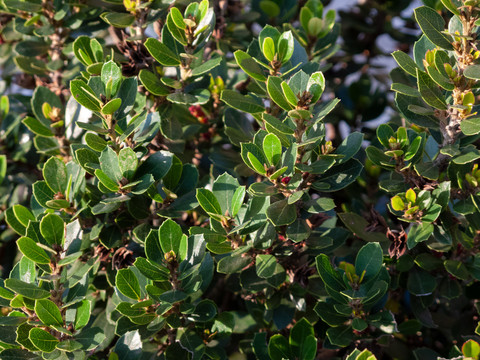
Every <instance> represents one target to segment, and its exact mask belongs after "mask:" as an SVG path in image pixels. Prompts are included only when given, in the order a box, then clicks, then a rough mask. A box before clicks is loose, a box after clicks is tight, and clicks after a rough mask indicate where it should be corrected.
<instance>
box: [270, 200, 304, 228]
mask: <svg viewBox="0 0 480 360" xmlns="http://www.w3.org/2000/svg"><path fill="white" fill-rule="evenodd" d="M267 218H268V219H269V220H270V221H271V222H272V224H273V225H275V226H283V225H290V224H291V223H293V222H294V221H295V220H296V219H297V207H296V206H295V204H288V202H287V200H280V201H276V202H274V203H273V204H271V205H270V206H269V207H268V209H267Z"/></svg>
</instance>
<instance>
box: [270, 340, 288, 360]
mask: <svg viewBox="0 0 480 360" xmlns="http://www.w3.org/2000/svg"><path fill="white" fill-rule="evenodd" d="M268 355H270V358H271V359H272V360H284V359H293V356H292V351H291V349H290V345H288V341H287V339H286V338H285V337H283V336H282V335H280V334H276V335H273V336H272V337H271V338H270V341H269V343H268Z"/></svg>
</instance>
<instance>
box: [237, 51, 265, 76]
mask: <svg viewBox="0 0 480 360" xmlns="http://www.w3.org/2000/svg"><path fill="white" fill-rule="evenodd" d="M233 55H234V56H235V60H236V62H237V64H238V66H240V68H241V69H242V70H243V71H245V73H247V75H249V76H251V77H252V78H253V79H255V80H258V81H266V80H267V78H266V76H265V75H264V74H263V70H262V68H261V67H260V65H258V63H257V62H256V61H255V60H253V58H252V57H251V56H250V55H248V54H247V53H246V52H245V51H242V50H237V51H235V52H234V54H233Z"/></svg>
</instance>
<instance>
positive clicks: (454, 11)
mask: <svg viewBox="0 0 480 360" xmlns="http://www.w3.org/2000/svg"><path fill="white" fill-rule="evenodd" d="M440 1H441V3H442V4H443V6H445V7H446V8H447V9H448V10H450V11H451V12H452V14H454V15H460V11H459V10H458V8H457V7H456V6H455V5H454V4H453V2H452V0H440Z"/></svg>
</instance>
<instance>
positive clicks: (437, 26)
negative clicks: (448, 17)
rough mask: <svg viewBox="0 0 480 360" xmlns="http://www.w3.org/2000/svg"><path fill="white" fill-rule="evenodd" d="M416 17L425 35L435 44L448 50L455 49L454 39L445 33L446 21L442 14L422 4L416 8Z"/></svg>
mask: <svg viewBox="0 0 480 360" xmlns="http://www.w3.org/2000/svg"><path fill="white" fill-rule="evenodd" d="M415 19H416V20H417V22H418V25H419V26H420V28H421V29H422V31H423V33H424V34H425V36H426V37H427V38H428V39H429V40H430V41H431V42H432V43H434V44H435V45H438V46H440V47H441V48H443V49H446V50H453V46H452V39H451V37H450V36H449V35H445V34H444V33H442V31H444V30H445V21H443V18H442V16H441V15H440V14H439V13H437V12H436V11H435V10H433V9H432V8H431V7H428V6H421V7H418V8H416V9H415Z"/></svg>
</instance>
